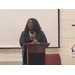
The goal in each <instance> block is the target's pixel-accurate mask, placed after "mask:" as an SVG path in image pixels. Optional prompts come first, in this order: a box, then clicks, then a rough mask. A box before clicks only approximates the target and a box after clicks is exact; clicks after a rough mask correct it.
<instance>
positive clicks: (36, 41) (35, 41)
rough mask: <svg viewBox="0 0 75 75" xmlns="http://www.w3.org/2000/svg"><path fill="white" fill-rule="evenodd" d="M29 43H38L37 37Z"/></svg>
mask: <svg viewBox="0 0 75 75" xmlns="http://www.w3.org/2000/svg"><path fill="white" fill-rule="evenodd" d="M30 44H39V42H38V40H37V39H34V40H33V42H31V43H30Z"/></svg>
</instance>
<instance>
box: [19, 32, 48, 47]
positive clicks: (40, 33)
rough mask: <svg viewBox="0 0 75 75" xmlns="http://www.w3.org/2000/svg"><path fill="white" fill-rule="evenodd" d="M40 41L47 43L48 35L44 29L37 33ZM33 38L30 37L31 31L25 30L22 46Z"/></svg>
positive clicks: (21, 39)
mask: <svg viewBox="0 0 75 75" xmlns="http://www.w3.org/2000/svg"><path fill="white" fill-rule="evenodd" d="M35 39H37V40H38V42H40V43H47V39H46V36H45V34H44V32H43V31H39V32H38V33H36V38H35ZM30 42H32V40H31V39H30V35H29V32H25V31H23V32H22V34H21V37H20V46H21V47H23V44H24V43H30Z"/></svg>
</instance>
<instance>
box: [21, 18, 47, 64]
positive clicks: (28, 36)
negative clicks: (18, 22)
mask: <svg viewBox="0 0 75 75" xmlns="http://www.w3.org/2000/svg"><path fill="white" fill-rule="evenodd" d="M25 43H29V44H38V43H47V39H46V36H45V34H44V32H43V31H42V30H41V27H40V25H39V23H38V21H37V20H36V19H34V18H30V19H29V20H28V21H27V24H26V27H25V30H24V31H23V32H22V34H21V37H20V46H21V47H23V45H24V44H25ZM36 55H38V56H40V55H44V54H39V53H38V54H30V55H29V56H30V63H32V64H35V62H34V63H33V62H32V61H31V59H32V57H35V56H36ZM33 59H35V58H33ZM40 60H41V59H40ZM35 61H36V60H35ZM23 64H27V50H26V49H24V50H23Z"/></svg>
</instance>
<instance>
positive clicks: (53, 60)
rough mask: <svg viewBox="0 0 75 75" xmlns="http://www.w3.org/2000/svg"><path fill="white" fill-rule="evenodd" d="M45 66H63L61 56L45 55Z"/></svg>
mask: <svg viewBox="0 0 75 75" xmlns="http://www.w3.org/2000/svg"><path fill="white" fill-rule="evenodd" d="M45 65H61V58H60V55H59V54H45Z"/></svg>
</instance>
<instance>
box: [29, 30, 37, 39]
mask: <svg viewBox="0 0 75 75" xmlns="http://www.w3.org/2000/svg"><path fill="white" fill-rule="evenodd" d="M29 35H30V39H31V40H34V39H35V37H36V32H34V34H32V33H31V32H30V31H29Z"/></svg>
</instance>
